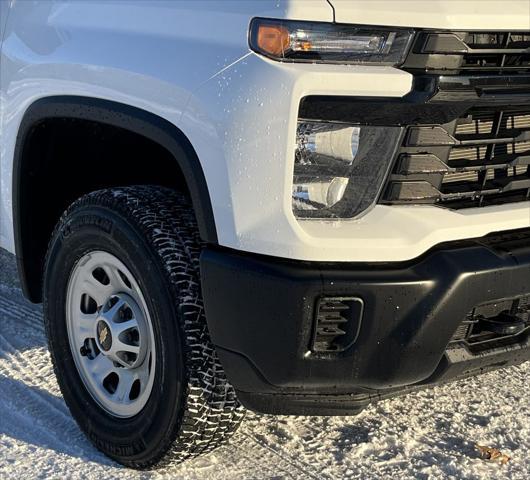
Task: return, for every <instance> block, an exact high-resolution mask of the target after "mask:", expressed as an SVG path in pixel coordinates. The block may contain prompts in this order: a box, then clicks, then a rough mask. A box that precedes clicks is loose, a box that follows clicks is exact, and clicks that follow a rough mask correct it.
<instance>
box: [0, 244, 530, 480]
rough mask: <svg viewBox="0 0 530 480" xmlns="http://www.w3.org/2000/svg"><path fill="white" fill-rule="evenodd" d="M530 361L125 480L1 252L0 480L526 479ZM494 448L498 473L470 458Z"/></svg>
mask: <svg viewBox="0 0 530 480" xmlns="http://www.w3.org/2000/svg"><path fill="white" fill-rule="evenodd" d="M529 378H530V362H529V363H527V364H525V365H522V366H519V367H516V368H510V369H507V370H502V371H497V372H493V373H489V374H487V375H484V376H482V377H480V378H474V379H470V380H465V381H460V382H457V383H454V384H450V385H446V386H443V387H438V388H435V389H432V390H426V391H422V392H418V393H414V394H410V395H408V396H406V397H403V398H400V399H394V400H388V401H384V402H381V403H379V404H377V405H374V406H372V407H370V408H368V409H367V410H365V411H364V412H363V413H361V414H360V415H358V416H356V417H342V418H340V417H337V418H327V417H298V418H296V417H273V416H259V415H253V414H249V415H248V417H247V419H246V420H245V421H244V423H243V425H242V427H241V428H240V430H239V432H238V433H237V434H236V436H235V437H234V439H233V440H232V441H231V443H230V444H229V445H228V446H225V447H222V448H220V449H219V450H217V451H216V452H214V453H212V454H210V455H209V456H206V457H204V458H200V459H196V460H194V461H191V462H189V463H186V464H184V465H182V466H180V467H177V468H172V469H171V470H168V471H163V472H154V473H151V472H142V473H138V472H134V471H131V470H127V469H125V468H123V467H121V466H119V465H117V464H115V463H113V462H112V461H110V460H108V459H107V458H105V456H103V455H102V454H101V453H99V452H98V451H97V450H96V449H95V448H93V447H92V446H91V444H90V443H89V442H88V441H87V440H86V439H85V438H84V436H83V434H82V433H81V432H80V431H79V430H78V428H77V426H76V424H75V423H74V421H73V420H72V419H71V417H70V415H69V413H68V409H67V408H66V406H65V404H64V402H63V399H62V397H61V394H60V392H59V389H58V387H57V384H56V382H55V379H54V376H53V372H52V367H51V364H50V358H49V355H48V352H47V348H46V340H45V336H44V330H43V325H42V316H41V310H40V308H38V307H36V306H32V305H30V304H29V303H27V302H26V301H25V300H24V299H23V298H22V295H21V293H20V290H19V289H18V288H17V287H16V284H15V282H14V267H13V263H12V259H11V258H8V257H6V256H5V255H4V256H3V255H2V254H1V253H0V479H3V478H16V479H18V478H86V479H98V480H99V479H107V478H129V479H140V478H142V479H144V478H145V479H151V478H152V479H158V478H177V479H178V478H183V479H184V478H185V479H207V480H208V479H283V478H303V479H319V480H320V479H327V478H341V479H342V478H359V479H363V480H364V479H370V478H374V479H375V478H377V479H380V478H392V479H397V478H399V479H404V478H415V479H431V478H432V479H436V478H455V479H460V478H466V479H490V478H491V479H493V478H495V479H499V478H507V479H524V480H526V479H528V478H530V395H529V393H530V392H529V389H528V379H529ZM475 443H480V444H485V445H490V446H495V447H497V448H500V449H501V450H502V451H503V452H504V453H507V454H508V455H510V456H511V457H512V460H511V461H510V462H509V463H508V465H506V466H504V467H503V466H500V465H496V464H490V463H487V462H485V461H483V460H480V459H479V458H478V454H477V452H476V451H475V449H474V444H475Z"/></svg>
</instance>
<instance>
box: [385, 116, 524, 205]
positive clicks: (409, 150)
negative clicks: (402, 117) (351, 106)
mask: <svg viewBox="0 0 530 480" xmlns="http://www.w3.org/2000/svg"><path fill="white" fill-rule="evenodd" d="M528 200H530V109H526V110H522V109H513V108H512V109H510V108H506V109H501V108H491V107H490V108H486V107H476V108H473V109H471V110H470V111H468V112H467V113H466V114H465V115H463V116H462V117H460V118H458V119H457V120H454V121H452V122H450V123H448V124H445V125H420V126H410V127H408V131H407V134H406V135H405V140H404V142H403V145H402V147H401V150H400V153H399V155H398V158H397V161H396V164H395V166H394V169H393V172H392V174H391V176H390V178H389V181H388V184H387V187H386V189H385V191H384V193H383V197H382V203H392V204H422V203H427V204H439V205H441V206H445V207H448V208H453V209H459V208H470V207H480V206H486V205H495V204H501V203H512V202H521V201H528Z"/></svg>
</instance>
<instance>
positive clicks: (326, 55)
mask: <svg viewBox="0 0 530 480" xmlns="http://www.w3.org/2000/svg"><path fill="white" fill-rule="evenodd" d="M413 35H414V31H413V30H410V29H403V28H385V27H370V26H356V25H342V24H336V23H319V22H298V21H292V20H273V19H265V18H254V19H253V20H252V23H251V25H250V47H251V48H252V50H254V51H255V52H258V53H261V54H263V55H266V56H267V57H270V58H272V59H274V60H282V61H294V62H296V61H298V62H333V63H353V64H377V65H398V64H400V63H402V62H403V61H404V59H405V55H406V53H407V51H408V49H409V46H410V44H411V40H412V37H413Z"/></svg>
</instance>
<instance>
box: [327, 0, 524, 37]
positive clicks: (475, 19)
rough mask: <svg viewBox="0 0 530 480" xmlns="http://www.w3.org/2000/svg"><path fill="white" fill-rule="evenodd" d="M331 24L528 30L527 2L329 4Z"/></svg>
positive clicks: (348, 0) (345, 0)
mask: <svg viewBox="0 0 530 480" xmlns="http://www.w3.org/2000/svg"><path fill="white" fill-rule="evenodd" d="M330 3H331V4H332V5H333V7H334V8H335V21H336V22H339V23H361V24H368V25H395V26H403V27H421V28H447V29H456V30H458V29H461V30H528V28H529V27H530V4H529V3H528V1H527V0H501V1H497V0H428V1H424V0H404V1H401V0H399V1H396V0H330Z"/></svg>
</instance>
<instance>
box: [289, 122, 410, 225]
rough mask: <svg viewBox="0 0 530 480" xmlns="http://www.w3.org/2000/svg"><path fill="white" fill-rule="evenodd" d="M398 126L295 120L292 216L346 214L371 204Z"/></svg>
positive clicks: (397, 137)
mask: <svg viewBox="0 0 530 480" xmlns="http://www.w3.org/2000/svg"><path fill="white" fill-rule="evenodd" d="M401 132H402V128H401V127H377V126H361V125H345V124H336V123H323V122H308V121H299V122H298V129H297V139H296V143H297V146H296V147H297V148H296V154H295V166H294V175H293V190H292V205H293V212H294V214H295V216H296V217H297V218H352V217H355V216H357V215H359V214H360V213H362V212H363V211H365V210H366V209H367V208H369V207H370V206H371V205H372V204H374V203H375V201H376V199H377V196H378V195H379V192H380V190H381V188H382V185H383V183H384V179H385V177H386V175H387V174H388V170H389V168H390V165H391V163H392V160H393V158H394V155H395V152H396V149H397V148H398V146H399V141H400V138H401Z"/></svg>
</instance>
